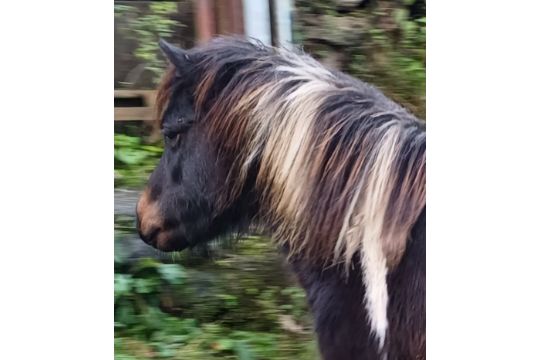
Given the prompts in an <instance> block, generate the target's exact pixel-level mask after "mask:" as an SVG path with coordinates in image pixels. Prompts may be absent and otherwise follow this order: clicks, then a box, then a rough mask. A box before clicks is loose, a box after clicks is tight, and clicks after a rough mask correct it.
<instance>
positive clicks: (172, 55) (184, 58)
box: [159, 39, 191, 74]
mask: <svg viewBox="0 0 540 360" xmlns="http://www.w3.org/2000/svg"><path fill="white" fill-rule="evenodd" d="M159 47H160V48H161V51H163V54H165V56H166V57H167V59H168V60H169V62H170V63H171V64H173V65H174V66H175V67H176V72H177V73H179V74H181V73H185V72H187V71H189V69H190V67H191V61H190V59H189V56H188V55H187V51H186V50H184V49H181V48H179V47H176V46H174V45H171V44H169V43H168V42H166V41H165V40H163V39H160V40H159Z"/></svg>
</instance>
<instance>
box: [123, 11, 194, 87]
mask: <svg viewBox="0 0 540 360" xmlns="http://www.w3.org/2000/svg"><path fill="white" fill-rule="evenodd" d="M177 11H178V4H177V3H176V2H168V1H159V2H158V1H154V2H151V3H150V4H149V5H148V12H146V13H144V14H143V13H140V10H139V8H137V7H135V6H130V5H118V4H115V6H114V14H115V16H116V17H123V18H124V19H125V20H126V22H127V26H126V27H125V28H123V29H122V30H123V31H124V33H125V35H126V37H127V38H130V39H132V40H134V41H136V43H137V48H136V49H135V52H134V55H135V57H136V58H138V59H139V60H141V61H142V62H143V63H144V64H145V69H146V70H148V71H151V72H152V73H153V74H154V76H153V81H154V83H157V82H158V81H159V79H160V77H161V75H162V73H163V69H164V68H165V66H166V63H165V61H164V60H163V59H162V58H161V57H159V53H160V51H159V47H158V40H159V38H164V39H167V38H169V37H170V36H171V35H172V34H173V32H174V28H175V27H176V26H184V25H182V24H179V23H178V22H177V21H175V20H173V19H171V15H173V14H175V13H176V12H177Z"/></svg>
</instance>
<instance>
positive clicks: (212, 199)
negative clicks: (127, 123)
mask: <svg viewBox="0 0 540 360" xmlns="http://www.w3.org/2000/svg"><path fill="white" fill-rule="evenodd" d="M160 47H161V49H162V51H163V52H164V54H165V55H166V56H167V58H168V60H169V62H170V64H171V67H170V68H169V69H168V71H167V73H166V74H165V76H164V78H163V80H162V83H161V85H160V87H159V89H158V95H157V101H156V103H157V113H158V120H159V126H160V128H161V131H162V134H163V140H164V151H163V155H162V157H161V159H160V161H159V163H158V165H157V167H156V168H155V170H154V171H153V173H152V174H151V176H150V178H149V180H148V184H147V186H146V189H145V190H144V192H143V193H142V195H141V197H140V199H139V202H138V204H137V209H136V213H137V229H138V231H139V235H140V237H141V238H142V239H143V240H144V241H145V242H147V243H148V244H150V245H152V246H154V247H156V248H158V249H160V250H162V251H176V250H182V249H184V248H186V247H191V246H194V245H196V244H198V243H201V242H205V241H206V240H209V239H212V238H214V237H217V236H219V235H220V234H223V233H228V232H231V231H232V230H234V229H236V228H237V227H239V226H240V224H241V223H244V221H243V219H245V218H246V217H247V216H249V214H250V211H249V204H250V201H248V193H249V191H246V189H242V190H241V191H240V194H239V196H236V198H235V201H231V202H225V201H223V195H224V192H226V190H227V188H226V179H227V176H228V175H229V169H230V168H231V161H230V159H229V158H227V157H224V156H218V152H217V150H218V149H217V148H216V144H215V143H214V142H212V141H211V139H210V138H209V137H208V136H207V134H208V126H207V125H208V124H205V122H204V117H205V113H206V112H207V108H201V107H197V106H196V100H197V99H196V98H195V96H196V91H197V85H199V84H200V83H201V81H202V77H203V76H204V75H205V74H204V73H201V70H202V68H201V64H202V62H204V61H205V60H206V61H207V60H208V59H207V56H206V57H205V55H207V54H205V53H204V51H203V52H201V51H200V49H192V50H190V51H188V50H183V49H180V48H177V47H174V46H172V45H170V44H168V43H166V42H165V41H160ZM240 195H244V196H240Z"/></svg>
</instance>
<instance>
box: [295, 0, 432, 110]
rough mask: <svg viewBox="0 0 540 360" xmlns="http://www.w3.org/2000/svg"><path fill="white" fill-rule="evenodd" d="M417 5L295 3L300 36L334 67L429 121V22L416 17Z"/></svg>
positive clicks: (378, 2)
mask: <svg viewBox="0 0 540 360" xmlns="http://www.w3.org/2000/svg"><path fill="white" fill-rule="evenodd" d="M414 2H421V1H419V0H412V1H406V2H402V3H400V2H388V1H377V2H373V3H372V4H371V5H369V6H368V7H366V8H363V9H350V11H349V12H347V13H344V14H339V13H337V12H336V7H337V5H336V4H335V2H328V1H303V0H299V1H297V2H296V5H297V6H296V9H297V14H296V18H297V21H296V22H295V27H296V28H295V32H296V33H295V36H296V38H297V40H298V41H299V42H300V43H301V44H302V45H303V47H304V48H305V49H306V50H307V51H308V52H310V53H313V54H315V55H316V56H317V57H319V58H321V59H322V60H323V61H325V60H330V61H329V63H330V65H331V66H337V67H339V68H341V70H343V71H345V72H347V73H349V74H351V75H353V76H355V77H358V78H360V79H363V80H365V81H368V82H370V83H372V84H374V85H376V86H378V87H379V88H380V89H381V90H382V91H383V92H384V93H385V94H387V95H388V96H390V97H391V98H393V99H394V100H396V101H397V102H399V103H402V104H403V105H404V106H405V107H407V108H409V109H410V110H411V111H412V112H413V113H415V114H416V115H417V116H418V117H420V118H425V111H426V110H425V91H426V86H425V81H426V61H425V59H426V52H425V48H426V19H425V17H421V18H413V17H412V16H411V14H410V10H409V7H410V6H411V5H412V3H414Z"/></svg>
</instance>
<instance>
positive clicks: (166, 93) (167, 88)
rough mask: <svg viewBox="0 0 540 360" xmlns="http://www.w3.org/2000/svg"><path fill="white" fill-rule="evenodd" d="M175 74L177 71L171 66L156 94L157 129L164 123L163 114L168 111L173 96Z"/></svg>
mask: <svg viewBox="0 0 540 360" xmlns="http://www.w3.org/2000/svg"><path fill="white" fill-rule="evenodd" d="M174 74H175V69H174V67H173V66H169V67H168V68H167V70H166V71H165V74H164V75H163V78H162V79H161V81H160V83H159V85H158V88H157V94H156V104H155V116H156V118H155V119H156V122H157V127H158V128H160V127H161V125H162V124H161V122H162V121H163V113H164V112H165V110H166V109H167V105H168V104H169V99H170V98H171V95H172V89H173V85H174V77H175V76H174Z"/></svg>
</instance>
